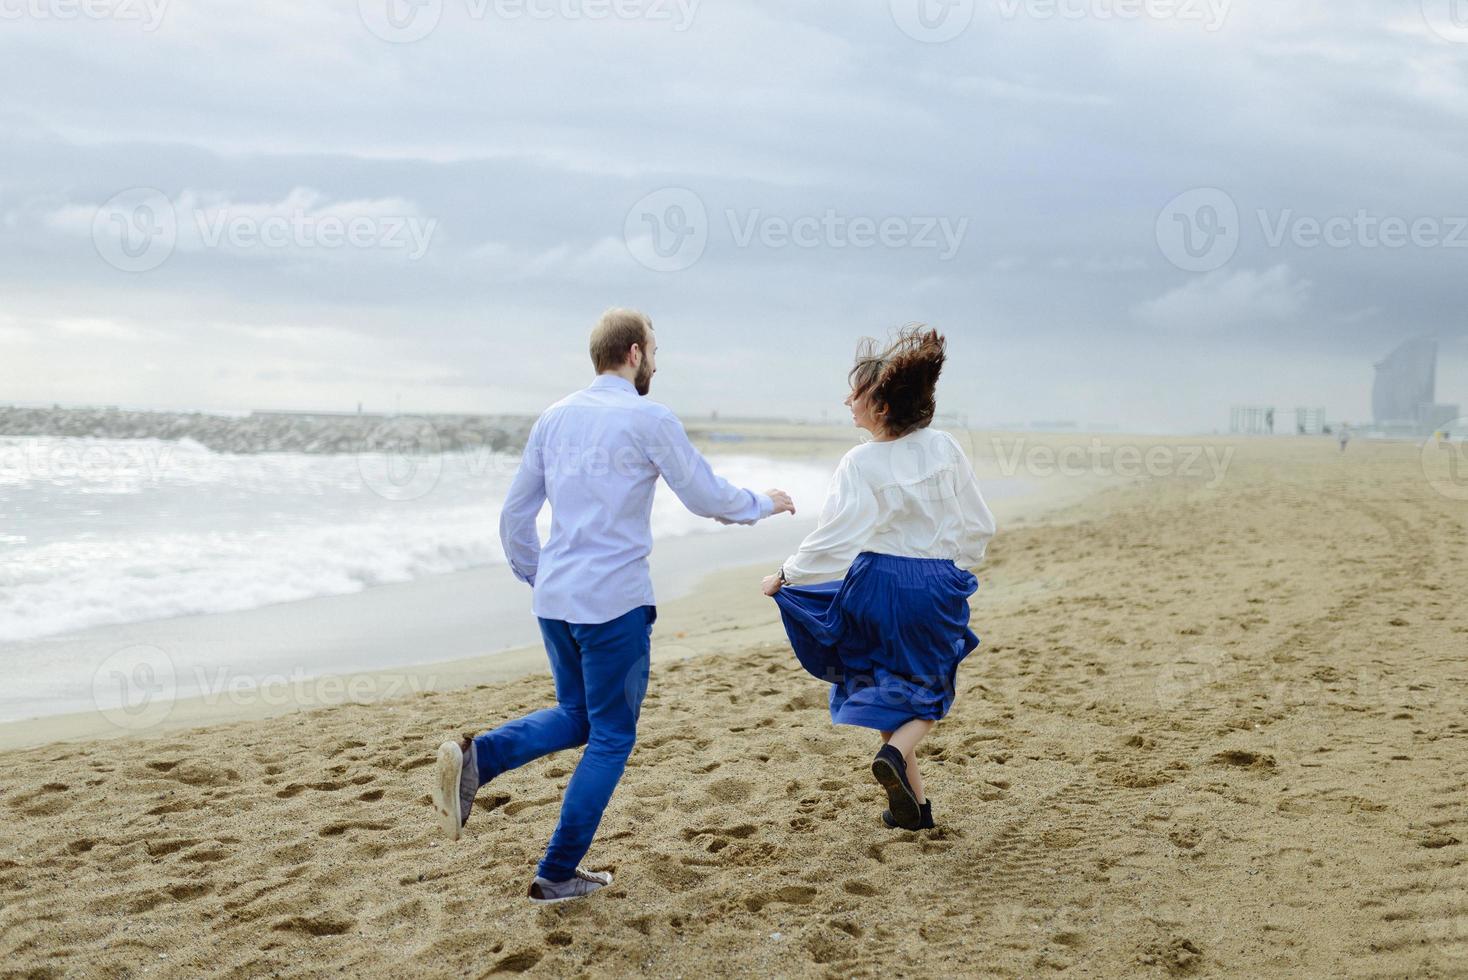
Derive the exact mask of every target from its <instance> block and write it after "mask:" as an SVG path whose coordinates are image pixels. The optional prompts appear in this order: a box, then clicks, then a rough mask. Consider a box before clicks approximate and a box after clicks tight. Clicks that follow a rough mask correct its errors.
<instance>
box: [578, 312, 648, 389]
mask: <svg viewBox="0 0 1468 980" xmlns="http://www.w3.org/2000/svg"><path fill="white" fill-rule="evenodd" d="M651 333H652V320H650V319H648V317H647V314H645V313H639V312H638V311H636V310H624V309H621V308H620V307H618V308H616V309H611V310H607V311H606V312H605V313H603V314H602V315H601V319H600V320H598V321H597V323H596V328H595V329H594V330H592V331H591V363H592V365H593V366H594V367H595V368H596V373H597V374H603V373H605V372H607V371H615V370H617V369H618V368H620V367H621V366H622V365H624V364H626V363H627V358H628V357H630V356H631V354H632V345H633V344H640V345H641V346H642V349H643V352H644V353H646V351H647V341H648V335H649V334H651Z"/></svg>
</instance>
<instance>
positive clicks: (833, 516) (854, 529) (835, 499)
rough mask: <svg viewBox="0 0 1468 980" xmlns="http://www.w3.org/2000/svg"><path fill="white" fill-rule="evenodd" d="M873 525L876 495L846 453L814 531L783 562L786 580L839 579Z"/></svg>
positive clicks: (799, 582) (796, 582) (815, 580)
mask: <svg viewBox="0 0 1468 980" xmlns="http://www.w3.org/2000/svg"><path fill="white" fill-rule="evenodd" d="M876 523H877V496H876V494H875V493H873V492H872V489H871V487H869V486H867V484H866V481H864V480H863V479H862V478H861V474H860V473H858V472H857V469H856V464H855V463H853V462H852V460H851V456H850V455H849V454H848V455H847V456H846V457H845V458H843V459H842V460H841V465H840V466H838V467H836V473H835V475H834V476H833V477H831V488H830V490H829V491H828V495H827V498H826V503H825V506H823V507H822V508H821V517H820V520H819V522H818V523H817V525H816V529H815V530H814V531H812V532H811V533H810V534H809V535H807V536H806V539H805V540H804V541H802V542H801V544H800V548H799V549H798V550H797V551H796V552H795V554H793V555H791V556H790V557H789V558H787V559H785V564H784V565H783V566H782V567H783V568H784V570H785V581H786V582H788V583H790V584H791V585H808V584H810V583H812V582H829V581H831V580H833V579H838V578H840V577H841V576H842V575H844V574H846V570H847V569H848V568H850V567H851V563H852V562H853V561H855V560H856V556H857V555H858V554H860V553H861V549H862V545H864V544H865V543H866V542H867V540H868V539H869V538H870V537H871V533H872V528H873V526H874V525H875V524H876Z"/></svg>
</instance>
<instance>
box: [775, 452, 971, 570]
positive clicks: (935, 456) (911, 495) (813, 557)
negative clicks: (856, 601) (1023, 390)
mask: <svg viewBox="0 0 1468 980" xmlns="http://www.w3.org/2000/svg"><path fill="white" fill-rule="evenodd" d="M993 536H994V515H993V514H991V513H989V507H988V505H987V504H985V503H984V498H983V496H982V495H981V494H980V493H979V482H978V480H977V479H976V478H975V477H974V471H973V467H972V466H970V465H969V461H968V457H966V456H965V455H964V454H963V449H962V448H960V447H959V445H958V442H957V441H956V440H955V439H954V438H953V437H952V436H951V435H949V434H948V433H946V432H939V431H937V430H936V429H918V430H917V431H915V432H911V433H909V434H907V435H905V436H903V437H902V438H900V439H894V440H892V441H890V442H868V443H864V444H863V445H860V446H857V447H856V448H855V449H853V450H851V451H850V452H849V453H847V454H846V455H845V456H843V457H842V459H841V464H840V465H839V466H837V467H836V474H835V475H834V476H833V477H832V478H831V487H830V489H829V490H828V491H827V499H826V504H825V506H824V507H822V508H821V517H820V521H819V523H818V524H817V526H816V529H815V530H814V531H812V532H811V533H810V534H809V535H808V536H807V537H806V539H805V540H804V541H803V542H801V545H800V549H799V550H798V551H796V552H795V554H793V555H791V556H790V557H789V558H788V559H786V561H785V564H784V569H785V580H786V581H788V582H789V583H790V584H792V585H809V584H810V583H812V582H829V581H832V580H834V579H839V578H841V577H842V576H843V575H845V574H846V570H847V569H848V568H850V567H851V563H852V562H853V561H854V560H855V559H856V556H857V555H859V554H860V553H861V552H863V551H874V552H877V553H879V554H884V555H898V556H902V557H907V558H949V559H952V560H953V561H954V562H955V563H956V564H957V565H958V566H959V567H960V568H972V567H973V566H975V565H977V564H978V563H979V562H980V561H981V560H982V559H983V557H984V550H985V549H986V548H987V547H988V545H989V539H990V538H992V537H993Z"/></svg>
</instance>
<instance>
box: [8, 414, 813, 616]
mask: <svg viewBox="0 0 1468 980" xmlns="http://www.w3.org/2000/svg"><path fill="white" fill-rule="evenodd" d="M517 463H518V458H517V457H515V456H507V455H505V454H501V453H455V454H446V455H444V456H442V457H421V458H417V459H405V458H388V457H382V456H372V455H365V456H361V457H359V456H355V455H340V456H321V455H306V454H299V453H269V454H261V455H249V456H242V455H231V454H225V453H212V452H210V451H209V450H207V449H205V448H204V447H202V446H200V445H198V444H197V443H192V442H189V441H187V440H185V441H182V442H167V441H160V440H108V439H55V438H47V439H0V642H5V641H16V640H27V639H35V638H38V637H43V636H50V635H54V634H58V633H63V632H69V631H72V630H77V629H83V628H87V627H92V626H102V625H108V624H117V623H129V622H140V621H143V620H149V619H159V618H164V617H171V616H181V615H189V614H195V613H211V612H228V611H236V610H242V609H251V608H255V607H258V606H264V605H269V604H271V603H277V602H289V601H292V600H297V599H308V598H312V597H316V596H327V595H342V594H346V593H351V592H357V591H361V590H362V589H365V588H369V587H371V586H375V585H382V584H387V583H392V582H406V581H410V580H412V579H416V578H420V577H423V576H427V575H436V574H442V573H445V572H454V571H459V570H462V569H467V568H473V567H477V566H482V565H490V564H496V563H502V562H503V561H504V558H503V555H502V553H501V550H500V546H499V539H498V534H497V526H498V521H499V503H500V501H501V499H502V498H503V496H504V493H505V491H506V489H507V488H508V486H509V481H510V479H511V477H512V476H513V474H514V470H515V466H516V464H517ZM716 463H717V469H718V471H719V473H720V474H721V475H723V476H724V477H726V478H727V479H729V480H730V481H731V482H733V483H735V484H738V485H740V486H748V487H752V488H755V489H763V488H765V487H767V486H771V485H778V486H781V487H783V488H784V489H786V490H788V491H790V492H791V494H792V495H794V496H795V498H796V500H797V503H798V504H800V505H801V506H802V507H803V508H804V509H806V510H807V512H809V513H812V514H813V513H814V512H815V510H816V509H817V508H818V507H819V504H820V501H821V499H822V498H823V497H824V494H825V489H826V483H827V480H828V479H829V476H830V472H831V468H830V467H829V466H822V465H812V464H804V463H792V462H789V461H785V460H769V459H763V458H759V457H751V456H720V457H719V458H718V459H717V461H716ZM547 518H548V514H542V522H543V523H547V524H548V520H547ZM652 524H653V533H654V536H655V537H672V536H679V535H685V534H697V533H703V532H707V531H717V530H719V528H718V525H717V524H715V523H714V522H712V521H707V520H702V519H700V518H697V517H695V516H693V515H692V514H689V513H688V512H687V511H686V510H684V509H683V508H682V506H681V505H680V504H679V503H678V501H677V500H676V498H674V497H673V495H672V494H671V493H670V492H668V491H667V489H666V487H660V489H659V493H658V497H657V500H656V502H655V504H654V507H653V516H652Z"/></svg>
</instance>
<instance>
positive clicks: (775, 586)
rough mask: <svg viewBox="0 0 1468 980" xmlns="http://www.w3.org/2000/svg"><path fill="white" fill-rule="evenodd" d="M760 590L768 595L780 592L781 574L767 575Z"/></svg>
mask: <svg viewBox="0 0 1468 980" xmlns="http://www.w3.org/2000/svg"><path fill="white" fill-rule="evenodd" d="M791 513H794V511H792V512H791ZM760 591H762V592H764V594H765V595H767V596H773V595H774V594H775V593H776V592H779V591H780V576H778V575H766V576H765V580H764V581H763V582H761V583H760Z"/></svg>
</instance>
